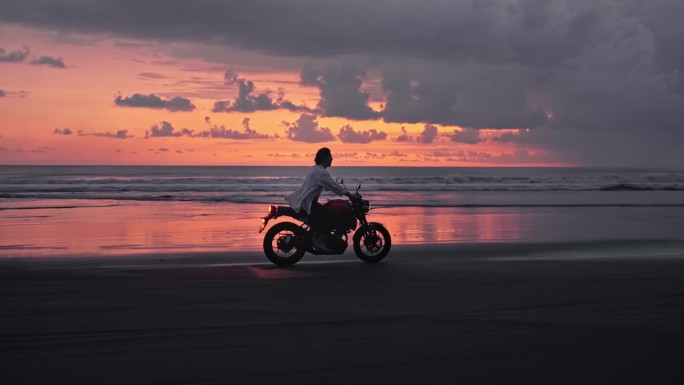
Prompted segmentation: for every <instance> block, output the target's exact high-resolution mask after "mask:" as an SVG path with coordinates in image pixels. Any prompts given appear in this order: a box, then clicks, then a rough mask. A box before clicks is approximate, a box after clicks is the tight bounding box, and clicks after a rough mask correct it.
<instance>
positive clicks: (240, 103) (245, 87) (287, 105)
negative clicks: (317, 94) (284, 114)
mask: <svg viewBox="0 0 684 385" xmlns="http://www.w3.org/2000/svg"><path fill="white" fill-rule="evenodd" d="M224 80H225V84H226V85H228V86H237V89H238V96H237V97H236V98H235V99H233V100H232V101H230V100H219V101H217V102H215V103H214V108H213V109H212V111H213V112H255V111H273V110H277V109H279V108H284V109H287V110H289V111H299V112H307V111H309V109H308V108H306V107H304V106H297V105H295V104H294V103H292V102H290V101H288V100H285V90H284V89H282V88H280V89H278V93H277V97H276V99H273V98H272V97H271V95H270V92H262V93H259V94H258V95H252V93H253V92H254V91H255V89H256V86H255V85H254V82H253V81H251V80H247V79H245V78H241V77H240V76H239V75H238V74H236V73H235V72H233V71H230V70H229V71H226V73H225V74H224Z"/></svg>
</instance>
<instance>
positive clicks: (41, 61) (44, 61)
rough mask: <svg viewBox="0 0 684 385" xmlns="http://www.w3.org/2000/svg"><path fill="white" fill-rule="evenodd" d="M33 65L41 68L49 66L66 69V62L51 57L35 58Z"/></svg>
mask: <svg viewBox="0 0 684 385" xmlns="http://www.w3.org/2000/svg"><path fill="white" fill-rule="evenodd" d="M31 64H33V65H39V66H48V67H52V68H66V65H65V64H64V61H63V60H62V59H61V58H54V57H50V56H40V57H36V58H33V60H31Z"/></svg>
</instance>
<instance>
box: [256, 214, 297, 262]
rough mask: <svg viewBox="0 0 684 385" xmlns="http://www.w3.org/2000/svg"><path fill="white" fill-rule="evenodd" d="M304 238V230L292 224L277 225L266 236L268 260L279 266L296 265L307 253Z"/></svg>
mask: <svg viewBox="0 0 684 385" xmlns="http://www.w3.org/2000/svg"><path fill="white" fill-rule="evenodd" d="M303 236H304V230H302V228H301V227H299V226H297V225H295V224H294V223H292V222H280V223H276V224H275V225H273V227H271V228H270V229H269V230H268V231H267V232H266V235H265V236H264V253H265V254H266V258H268V260H269V261H271V262H273V263H274V264H275V265H278V266H292V265H294V264H295V263H297V262H299V260H300V259H302V257H303V256H304V253H306V249H305V248H304V245H303V244H302V242H301V240H302V238H303Z"/></svg>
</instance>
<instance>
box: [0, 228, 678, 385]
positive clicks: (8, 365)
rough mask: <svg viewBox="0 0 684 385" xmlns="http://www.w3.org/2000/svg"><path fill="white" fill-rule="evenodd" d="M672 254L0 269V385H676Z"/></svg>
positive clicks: (105, 262)
mask: <svg viewBox="0 0 684 385" xmlns="http://www.w3.org/2000/svg"><path fill="white" fill-rule="evenodd" d="M683 276H684V242H664V241H659V242H654V241H641V242H628V241H625V242H597V241H592V242H567V243H546V244H542V243H536V244H535V243H499V244H493V243H489V244H478V243H468V244H466V243H464V244H441V245H430V246H429V245H403V246H402V245H397V246H396V247H395V249H393V250H392V254H391V256H390V258H388V259H387V260H386V261H385V262H383V263H380V264H377V265H367V264H364V263H362V262H360V261H358V260H356V259H355V258H354V256H353V255H352V254H345V255H344V256H339V257H326V258H320V257H319V258H309V259H305V260H304V261H302V262H301V263H300V264H298V265H296V266H295V267H293V268H287V269H282V268H276V267H274V266H272V265H269V264H267V263H265V262H264V259H263V256H262V255H260V253H258V252H238V253H230V254H226V253H219V254H215V253H201V254H179V255H175V256H174V255H164V254H158V255H148V256H147V257H141V256H138V257H136V258H100V259H96V258H91V259H88V260H85V259H83V260H73V259H72V260H68V259H67V260H64V259H63V260H59V261H55V260H53V261H48V260H41V261H36V260H34V261H31V262H27V261H24V262H17V261H16V260H14V261H7V260H5V261H4V262H3V266H2V269H0V282H1V283H0V284H1V285H2V297H1V302H2V315H1V316H0V317H1V318H0V320H1V326H2V332H1V334H0V342H1V343H0V346H1V347H0V372H1V373H3V375H2V377H3V383H6V384H40V383H46V382H51V383H72V384H81V383H82V384H93V383H99V384H122V383H136V384H137V383H140V384H142V383H169V384H182V383H201V384H214V383H216V384H219V383H221V384H223V383H230V384H257V383H306V384H320V383H339V384H343V383H371V382H378V381H381V382H395V383H456V382H461V383H568V384H575V383H591V384H598V383H644V384H651V383H679V382H680V381H681V380H682V378H684V371H683V369H682V367H681V347H682V345H683V343H684V333H683V332H682V330H681V325H682V321H683V320H684V295H683V293H684V290H683V289H684V281H683V280H682V277H683Z"/></svg>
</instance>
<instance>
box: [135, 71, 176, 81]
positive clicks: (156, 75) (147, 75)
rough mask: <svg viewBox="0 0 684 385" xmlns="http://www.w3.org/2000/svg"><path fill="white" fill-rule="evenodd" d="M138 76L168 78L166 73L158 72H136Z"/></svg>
mask: <svg viewBox="0 0 684 385" xmlns="http://www.w3.org/2000/svg"><path fill="white" fill-rule="evenodd" d="M138 77H139V78H141V79H152V80H159V79H168V78H169V77H168V76H166V75H162V74H158V73H155V72H141V73H139V74H138Z"/></svg>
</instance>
